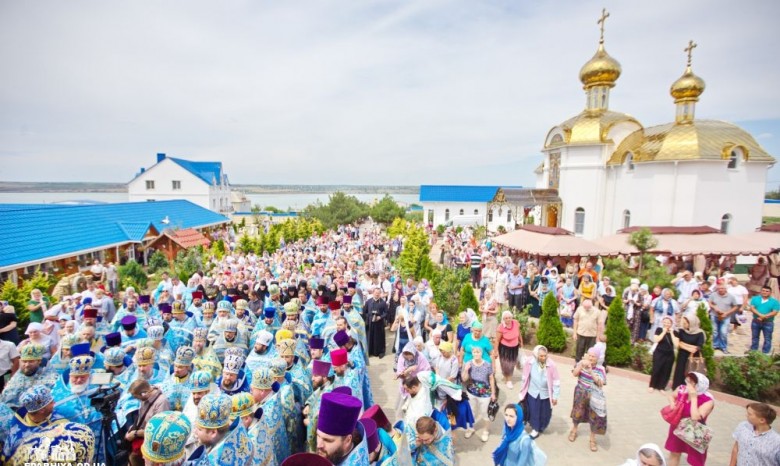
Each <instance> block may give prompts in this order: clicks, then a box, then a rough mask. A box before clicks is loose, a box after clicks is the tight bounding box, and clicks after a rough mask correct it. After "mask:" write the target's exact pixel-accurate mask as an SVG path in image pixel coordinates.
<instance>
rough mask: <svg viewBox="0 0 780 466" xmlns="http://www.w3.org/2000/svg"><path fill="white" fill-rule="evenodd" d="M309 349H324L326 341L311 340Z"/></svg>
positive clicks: (315, 338)
mask: <svg viewBox="0 0 780 466" xmlns="http://www.w3.org/2000/svg"><path fill="white" fill-rule="evenodd" d="M309 348H311V349H323V348H325V340H323V339H322V338H318V337H311V338H309Z"/></svg>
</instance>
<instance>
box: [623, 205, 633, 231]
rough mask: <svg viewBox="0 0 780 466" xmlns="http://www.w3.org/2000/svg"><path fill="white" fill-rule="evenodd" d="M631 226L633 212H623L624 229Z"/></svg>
mask: <svg viewBox="0 0 780 466" xmlns="http://www.w3.org/2000/svg"><path fill="white" fill-rule="evenodd" d="M630 226H631V211H630V210H628V209H626V210H624V211H623V228H628V227H630Z"/></svg>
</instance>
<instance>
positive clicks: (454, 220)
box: [420, 185, 517, 231]
mask: <svg viewBox="0 0 780 466" xmlns="http://www.w3.org/2000/svg"><path fill="white" fill-rule="evenodd" d="M502 189H506V187H502V186H464V185H461V186H458V185H422V186H420V204H422V206H423V220H424V221H425V222H426V223H428V224H429V225H432V226H433V227H437V226H439V225H445V226H484V227H487V228H488V230H491V231H495V230H497V229H498V227H504V228H505V229H507V230H510V229H514V224H515V217H516V215H517V213H516V212H515V213H513V212H512V211H511V210H510V209H508V208H504V207H503V206H499V205H497V203H496V199H497V196H498V195H499V193H500V192H501V190H502Z"/></svg>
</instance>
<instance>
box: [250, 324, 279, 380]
mask: <svg viewBox="0 0 780 466" xmlns="http://www.w3.org/2000/svg"><path fill="white" fill-rule="evenodd" d="M273 341H274V336H273V335H272V334H271V333H270V332H268V331H267V330H260V331H259V332H258V333H257V335H256V336H255V343H254V346H253V347H252V350H251V351H249V355H248V356H247V357H246V361H245V364H246V369H247V370H248V371H249V372H250V373H254V372H255V371H256V370H257V369H259V368H260V367H262V366H266V367H267V366H268V364H270V362H271V359H273V358H275V357H277V356H278V353H277V352H276V347H275V346H274V344H273Z"/></svg>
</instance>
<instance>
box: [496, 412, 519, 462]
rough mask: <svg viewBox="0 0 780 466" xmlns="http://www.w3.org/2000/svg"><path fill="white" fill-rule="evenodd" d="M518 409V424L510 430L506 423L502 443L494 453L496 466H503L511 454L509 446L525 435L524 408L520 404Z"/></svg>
mask: <svg viewBox="0 0 780 466" xmlns="http://www.w3.org/2000/svg"><path fill="white" fill-rule="evenodd" d="M515 408H516V409H517V422H516V423H515V426H514V427H513V428H511V429H510V428H509V426H508V425H506V422H504V435H503V436H502V437H501V443H500V444H499V445H498V448H496V449H495V450H494V451H493V463H495V464H496V465H503V464H504V461H506V455H507V453H509V445H511V444H512V442H514V441H515V440H517V439H519V438H520V436H521V435H523V432H524V428H523V408H521V407H520V405H519V404H516V405H515Z"/></svg>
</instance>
